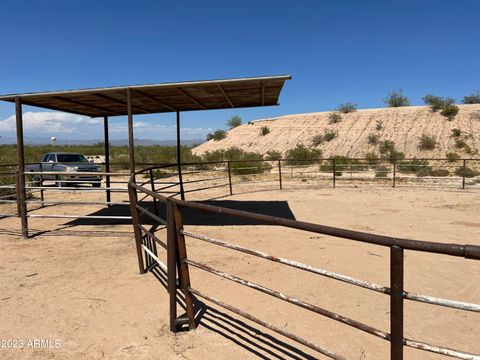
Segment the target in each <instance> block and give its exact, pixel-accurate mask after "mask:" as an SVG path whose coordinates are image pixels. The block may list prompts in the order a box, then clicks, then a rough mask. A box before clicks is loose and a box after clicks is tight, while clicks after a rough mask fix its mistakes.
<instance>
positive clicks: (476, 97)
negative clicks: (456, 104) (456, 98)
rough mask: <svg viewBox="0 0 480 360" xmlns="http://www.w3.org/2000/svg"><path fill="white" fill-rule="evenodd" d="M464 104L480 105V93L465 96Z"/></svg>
mask: <svg viewBox="0 0 480 360" xmlns="http://www.w3.org/2000/svg"><path fill="white" fill-rule="evenodd" d="M462 102H463V103H464V104H480V91H477V92H474V93H473V94H471V95H468V96H464V97H463V100H462Z"/></svg>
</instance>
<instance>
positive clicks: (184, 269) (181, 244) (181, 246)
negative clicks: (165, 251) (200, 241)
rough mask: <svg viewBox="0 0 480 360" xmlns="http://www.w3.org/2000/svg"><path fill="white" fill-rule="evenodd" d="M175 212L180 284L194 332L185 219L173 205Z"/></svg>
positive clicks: (189, 321)
mask: <svg viewBox="0 0 480 360" xmlns="http://www.w3.org/2000/svg"><path fill="white" fill-rule="evenodd" d="M173 212H174V215H175V230H176V236H177V244H178V255H179V261H180V279H181V281H180V284H181V288H182V291H183V294H184V295H185V305H186V312H187V317H188V324H189V330H193V329H195V328H196V327H197V324H196V323H195V311H194V309H193V298H192V293H191V292H190V290H189V288H190V272H189V270H188V264H187V263H186V262H185V260H186V259H187V246H186V243H185V237H184V236H183V234H182V232H181V231H182V230H183V219H182V213H181V212H180V209H179V208H178V206H176V205H175V204H173Z"/></svg>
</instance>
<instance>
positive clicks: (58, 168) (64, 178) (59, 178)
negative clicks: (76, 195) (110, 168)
mask: <svg viewBox="0 0 480 360" xmlns="http://www.w3.org/2000/svg"><path fill="white" fill-rule="evenodd" d="M40 170H42V171H43V172H49V173H51V172H55V174H45V175H43V180H53V181H55V182H56V184H57V186H59V187H68V186H73V185H74V184H79V183H87V184H92V186H93V187H100V186H101V183H102V176H101V175H96V174H95V173H97V172H101V171H102V167H101V166H100V165H98V164H92V163H91V162H89V161H88V160H87V158H86V157H85V156H83V155H82V154H77V153H68V152H50V153H46V154H45V155H43V157H42V162H41V165H40V164H31V165H27V166H26V167H25V173H26V174H28V172H33V171H40ZM75 172H82V173H86V172H88V173H90V172H91V173H92V174H91V175H90V174H81V175H80V174H69V173H75ZM56 173H58V174H56ZM33 180H34V181H40V175H34V176H33Z"/></svg>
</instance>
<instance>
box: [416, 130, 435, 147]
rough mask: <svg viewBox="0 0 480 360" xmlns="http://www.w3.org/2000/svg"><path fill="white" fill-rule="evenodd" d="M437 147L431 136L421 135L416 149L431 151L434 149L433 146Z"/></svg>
mask: <svg viewBox="0 0 480 360" xmlns="http://www.w3.org/2000/svg"><path fill="white" fill-rule="evenodd" d="M436 145H437V142H436V141H435V139H434V138H433V137H432V136H429V135H427V134H423V135H422V136H421V137H420V141H419V143H418V148H419V149H420V150H433V149H435V146H436Z"/></svg>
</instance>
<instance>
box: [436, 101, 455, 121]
mask: <svg viewBox="0 0 480 360" xmlns="http://www.w3.org/2000/svg"><path fill="white" fill-rule="evenodd" d="M458 110H459V109H458V106H457V105H455V104H447V105H445V106H444V107H443V109H442V111H440V114H441V115H443V116H445V117H446V118H447V119H448V121H452V120H453V119H455V116H457V114H458Z"/></svg>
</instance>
